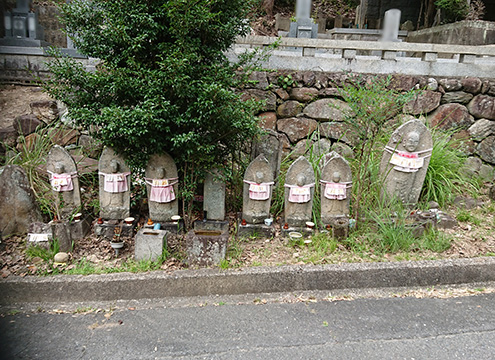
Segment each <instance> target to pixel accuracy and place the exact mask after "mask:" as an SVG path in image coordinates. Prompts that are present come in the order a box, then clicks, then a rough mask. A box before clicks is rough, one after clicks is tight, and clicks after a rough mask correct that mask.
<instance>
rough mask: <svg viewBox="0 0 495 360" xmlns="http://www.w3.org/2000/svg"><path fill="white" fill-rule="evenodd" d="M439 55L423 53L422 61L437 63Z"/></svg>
mask: <svg viewBox="0 0 495 360" xmlns="http://www.w3.org/2000/svg"><path fill="white" fill-rule="evenodd" d="M437 58H438V54H437V53H429V52H425V53H423V56H422V60H423V61H430V62H435V61H437Z"/></svg>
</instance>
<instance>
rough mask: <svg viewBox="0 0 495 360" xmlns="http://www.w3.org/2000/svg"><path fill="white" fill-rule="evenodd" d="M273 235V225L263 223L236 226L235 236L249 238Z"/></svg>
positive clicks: (270, 236)
mask: <svg viewBox="0 0 495 360" xmlns="http://www.w3.org/2000/svg"><path fill="white" fill-rule="evenodd" d="M274 236H275V227H274V226H273V225H272V226H267V225H265V224H246V225H241V223H240V222H239V223H238V226H237V237H250V238H253V237H254V238H272V237H274Z"/></svg>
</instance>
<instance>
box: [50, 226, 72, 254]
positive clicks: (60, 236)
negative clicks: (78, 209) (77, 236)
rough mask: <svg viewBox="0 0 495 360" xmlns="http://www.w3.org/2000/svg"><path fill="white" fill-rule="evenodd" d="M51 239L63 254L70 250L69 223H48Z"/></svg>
mask: <svg viewBox="0 0 495 360" xmlns="http://www.w3.org/2000/svg"><path fill="white" fill-rule="evenodd" d="M50 225H51V228H52V234H53V235H52V236H53V239H56V240H57V241H58V245H59V249H60V251H63V252H69V251H71V250H72V238H71V232H70V223H69V221H67V220H65V221H56V222H53V221H52V222H51V223H50Z"/></svg>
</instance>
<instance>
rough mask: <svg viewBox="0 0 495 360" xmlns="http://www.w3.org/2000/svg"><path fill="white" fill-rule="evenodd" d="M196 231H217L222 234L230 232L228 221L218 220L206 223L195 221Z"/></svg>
mask: <svg viewBox="0 0 495 360" xmlns="http://www.w3.org/2000/svg"><path fill="white" fill-rule="evenodd" d="M194 230H216V231H221V232H224V231H225V232H228V231H229V222H228V221H217V220H206V221H200V220H198V221H195V222H194Z"/></svg>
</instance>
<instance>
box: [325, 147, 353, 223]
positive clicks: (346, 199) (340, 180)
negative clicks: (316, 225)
mask: <svg viewBox="0 0 495 360" xmlns="http://www.w3.org/2000/svg"><path fill="white" fill-rule="evenodd" d="M320 183H321V222H322V224H323V225H324V226H325V225H333V224H334V221H335V219H338V218H342V217H347V216H348V215H349V208H350V200H351V186H352V173H351V168H350V166H349V163H348V162H347V161H346V160H345V159H344V158H343V157H342V156H340V155H339V154H338V153H336V152H335V151H332V152H331V153H330V154H328V155H327V158H326V161H325V165H324V166H323V169H322V171H321V180H320Z"/></svg>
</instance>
